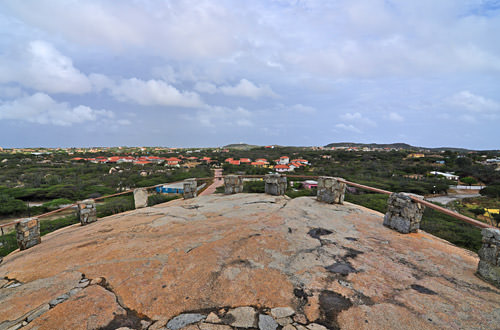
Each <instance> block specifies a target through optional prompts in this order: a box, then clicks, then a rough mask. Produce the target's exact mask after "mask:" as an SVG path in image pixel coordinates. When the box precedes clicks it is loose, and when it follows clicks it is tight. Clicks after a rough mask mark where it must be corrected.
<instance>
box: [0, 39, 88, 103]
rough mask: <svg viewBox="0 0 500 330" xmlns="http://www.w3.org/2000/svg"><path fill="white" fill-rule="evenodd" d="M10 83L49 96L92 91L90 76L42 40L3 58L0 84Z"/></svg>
mask: <svg viewBox="0 0 500 330" xmlns="http://www.w3.org/2000/svg"><path fill="white" fill-rule="evenodd" d="M9 82H16V83H19V84H21V85H23V86H26V87H29V88H33V89H36V90H39V91H44V92H49V93H72V94H82V93H87V92H89V91H90V90H91V84H90V81H89V80H88V78H87V76H86V75H84V74H83V73H81V72H80V71H79V70H78V69H76V68H75V67H74V66H73V62H72V61H71V59H70V58H69V57H67V56H64V55H63V54H61V53H60V52H59V51H58V50H57V49H55V48H54V47H53V46H52V45H51V44H49V43H47V42H44V41H40V40H36V41H31V42H30V43H29V44H28V45H27V47H26V48H24V49H21V50H19V49H18V50H17V51H16V50H14V51H12V53H10V54H8V55H4V56H2V57H0V83H9Z"/></svg>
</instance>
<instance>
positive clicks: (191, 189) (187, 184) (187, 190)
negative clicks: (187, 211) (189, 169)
mask: <svg viewBox="0 0 500 330" xmlns="http://www.w3.org/2000/svg"><path fill="white" fill-rule="evenodd" d="M196 187H197V184H196V179H187V180H185V181H184V192H183V193H182V195H183V196H184V199H188V198H194V197H196V195H197V192H196Z"/></svg>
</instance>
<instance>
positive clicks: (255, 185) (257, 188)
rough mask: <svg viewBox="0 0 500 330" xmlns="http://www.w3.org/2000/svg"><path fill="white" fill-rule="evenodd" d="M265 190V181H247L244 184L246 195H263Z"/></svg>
mask: <svg viewBox="0 0 500 330" xmlns="http://www.w3.org/2000/svg"><path fill="white" fill-rule="evenodd" d="M264 189H265V183H264V181H262V180H260V181H245V182H243V192H244V193H263V192H264Z"/></svg>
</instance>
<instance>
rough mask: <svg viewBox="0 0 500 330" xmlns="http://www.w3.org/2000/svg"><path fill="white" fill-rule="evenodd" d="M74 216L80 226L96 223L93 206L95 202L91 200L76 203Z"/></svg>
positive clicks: (95, 213) (95, 209) (94, 207)
mask: <svg viewBox="0 0 500 330" xmlns="http://www.w3.org/2000/svg"><path fill="white" fill-rule="evenodd" d="M76 215H77V217H78V219H80V223H81V224H82V226H85V225H87V224H89V223H91V222H94V221H97V208H96V206H95V201H94V200H93V199H86V200H84V201H81V202H78V208H77V211H76Z"/></svg>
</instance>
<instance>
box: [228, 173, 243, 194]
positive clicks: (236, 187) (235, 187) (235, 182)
mask: <svg viewBox="0 0 500 330" xmlns="http://www.w3.org/2000/svg"><path fill="white" fill-rule="evenodd" d="M240 192H243V178H242V177H241V176H239V175H226V176H225V177H224V193H225V194H226V195H230V194H237V193H240Z"/></svg>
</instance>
